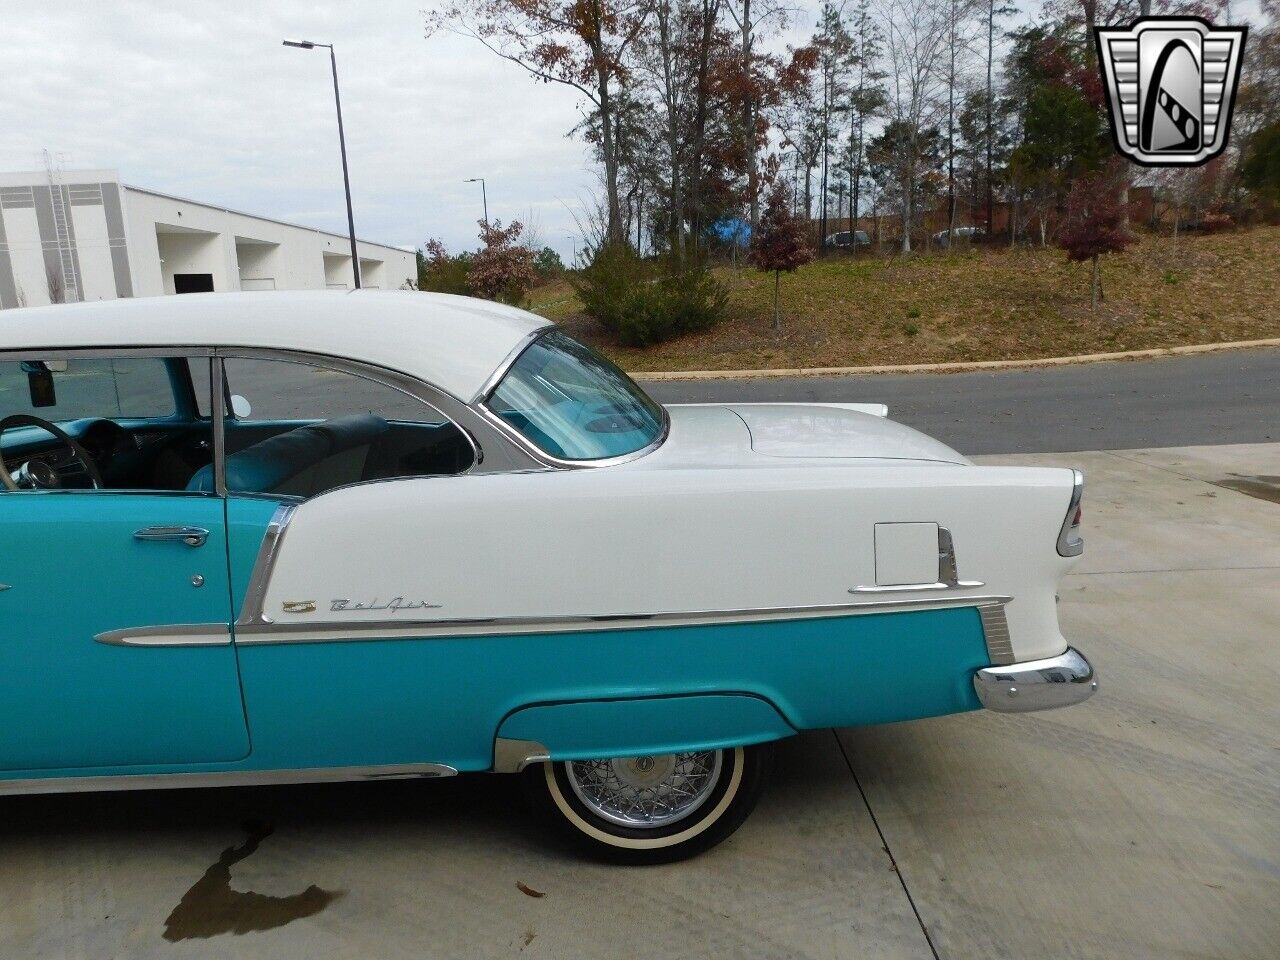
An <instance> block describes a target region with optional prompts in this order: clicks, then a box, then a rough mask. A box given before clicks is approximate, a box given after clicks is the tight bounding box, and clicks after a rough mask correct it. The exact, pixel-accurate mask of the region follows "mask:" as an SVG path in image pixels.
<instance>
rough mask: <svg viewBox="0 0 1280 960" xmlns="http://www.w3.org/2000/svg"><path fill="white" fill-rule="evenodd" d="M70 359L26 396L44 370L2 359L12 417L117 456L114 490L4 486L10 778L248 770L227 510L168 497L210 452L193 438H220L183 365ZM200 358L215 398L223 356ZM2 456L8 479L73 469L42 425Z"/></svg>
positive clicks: (17, 432) (23, 431)
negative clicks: (197, 456)
mask: <svg viewBox="0 0 1280 960" xmlns="http://www.w3.org/2000/svg"><path fill="white" fill-rule="evenodd" d="M144 361H145V362H144ZM55 363H57V364H61V365H62V366H63V367H65V369H59V370H58V371H57V372H53V373H52V375H51V376H50V375H48V374H49V373H50V371H48V370H45V371H44V372H43V373H39V374H38V379H39V380H40V381H42V382H44V383H45V384H46V386H45V387H41V389H40V390H36V389H35V387H34V386H32V389H31V390H30V392H29V393H28V391H27V390H26V389H25V387H26V383H25V382H24V381H27V380H30V381H31V383H32V384H34V383H35V380H32V376H33V374H32V373H31V371H30V366H31V363H30V361H26V362H25V363H24V364H22V365H19V361H17V360H8V359H6V358H4V357H3V355H0V416H7V415H10V414H12V413H15V412H18V413H23V414H26V415H34V416H37V417H40V418H41V419H43V420H46V421H49V422H53V423H55V424H57V425H58V426H60V427H61V428H62V429H64V430H65V431H66V432H67V433H68V434H71V435H72V436H73V437H74V436H75V435H76V434H77V433H80V436H81V440H82V441H83V442H82V446H85V447H86V450H87V449H89V447H88V446H86V445H88V444H89V441H90V437H89V435H88V434H89V432H90V431H91V430H98V432H99V433H103V434H107V435H110V436H111V437H112V438H113V439H112V442H113V444H114V448H113V449H112V450H99V449H97V448H94V449H95V453H92V454H90V456H91V457H93V458H94V459H95V463H96V464H97V465H99V466H100V467H102V469H101V470H100V472H102V473H103V475H104V483H105V487H104V488H103V489H85V488H84V487H82V486H73V485H70V484H69V485H67V486H62V487H56V486H55V487H53V488H50V487H44V488H28V489H18V490H3V489H0V543H3V550H2V551H0V584H2V586H0V770H5V771H10V772H14V771H84V770H95V771H98V772H104V771H111V772H121V773H129V772H139V771H138V769H137V768H147V767H172V766H181V765H186V764H196V763H213V762H225V761H233V760H236V759H239V758H242V757H244V756H246V755H247V754H248V752H249V735H248V730H247V728H246V724H245V716H244V708H243V704H242V699H241V693H240V681H239V675H238V671H237V665H236V657H235V651H234V649H233V647H232V645H231V636H230V629H229V628H230V622H231V600H230V584H229V572H228V560H227V536H226V519H225V504H224V501H223V500H222V499H221V498H220V497H218V496H216V495H215V494H212V493H187V492H185V491H183V490H182V489H161V488H159V485H160V484H161V483H165V484H170V483H172V484H175V485H178V486H180V485H181V483H182V482H183V478H182V476H181V473H182V472H183V471H181V470H179V471H178V472H177V474H176V475H175V474H174V471H175V466H174V465H175V464H177V463H187V468H184V469H188V468H189V467H190V466H191V464H190V463H189V458H190V457H191V456H192V451H193V450H199V449H206V445H205V444H204V442H203V441H201V440H199V439H198V437H197V442H195V443H193V442H192V431H196V432H197V433H198V432H199V431H206V432H208V433H209V434H210V435H211V432H212V425H211V423H210V422H209V420H208V418H207V417H202V416H201V415H200V413H199V411H198V410H197V409H193V405H194V398H195V393H194V391H193V388H192V384H191V380H190V378H189V376H188V375H186V373H185V371H186V370H187V369H188V368H187V361H186V358H142V359H139V360H138V361H136V362H131V363H130V364H124V363H123V362H119V363H117V362H116V358H98V357H94V358H83V357H78V358H72V359H70V360H68V361H65V363H64V362H63V361H55ZM192 363H193V364H194V365H196V366H197V368H198V367H199V365H204V371H205V373H206V376H205V378H204V383H205V384H206V386H205V387H203V389H207V383H208V378H207V371H208V366H207V365H208V363H209V360H208V358H200V359H197V360H194V361H192ZM151 364H155V365H158V366H153V365H151ZM48 366H54V363H50V364H49V365H48ZM182 377H186V379H185V380H184V379H182ZM166 391H167V394H166ZM50 401H52V402H50ZM104 423H108V424H111V426H110V427H104V426H101V425H102V424H104ZM86 424H89V425H90V426H86ZM93 425H98V426H93ZM41 436H44V437H46V438H47V439H43V440H42V439H41ZM175 451H178V452H175ZM179 453H180V454H181V456H179ZM0 454H3V456H4V460H5V464H6V466H7V468H8V469H9V470H10V472H11V473H13V472H16V470H17V468H18V467H19V466H20V465H21V464H20V463H19V462H18V461H21V462H22V463H30V462H32V461H34V460H40V461H42V462H44V463H46V464H47V465H51V466H52V468H53V473H54V474H57V473H58V471H59V470H63V468H64V466H65V465H66V464H67V463H68V462H69V461H71V460H74V459H75V458H74V457H73V456H71V455H70V454H69V453H68V450H67V447H66V445H65V444H63V443H61V442H59V441H58V440H56V439H54V438H53V437H52V435H50V434H45V433H44V432H43V431H41V430H39V429H38V428H34V427H19V428H18V429H14V430H6V431H5V432H4V435H0ZM211 455H212V453H211V450H210V452H209V453H206V454H205V456H209V457H211ZM108 462H109V466H105V467H104V466H102V465H103V464H107V463H108ZM45 473H46V474H47V473H48V471H45ZM37 474H39V471H37ZM41 475H43V474H41ZM64 475H65V476H72V475H75V476H80V475H82V471H80V470H78V469H77V470H64ZM161 478H164V479H161Z"/></svg>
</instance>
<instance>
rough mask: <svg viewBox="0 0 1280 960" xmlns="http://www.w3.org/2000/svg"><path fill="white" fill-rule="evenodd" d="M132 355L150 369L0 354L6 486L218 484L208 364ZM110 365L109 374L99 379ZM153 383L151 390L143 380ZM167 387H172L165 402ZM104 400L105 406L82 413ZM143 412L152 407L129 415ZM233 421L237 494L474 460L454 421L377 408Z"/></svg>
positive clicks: (445, 468)
mask: <svg viewBox="0 0 1280 960" xmlns="http://www.w3.org/2000/svg"><path fill="white" fill-rule="evenodd" d="M134 362H135V363H138V364H141V363H144V362H145V363H148V364H149V365H150V366H149V367H148V368H142V367H133V368H131V367H129V366H127V365H125V364H124V363H122V362H121V361H88V360H71V361H61V362H58V361H50V362H48V363H45V362H41V361H0V457H2V461H3V466H4V468H5V469H4V470H3V471H0V480H3V481H4V485H3V486H4V487H6V488H8V489H89V488H93V487H101V488H104V489H119V490H175V491H182V490H186V491H192V492H206V493H207V492H212V491H213V489H214V477H213V447H214V445H213V425H212V421H211V418H210V417H209V415H208V412H207V408H208V406H209V405H208V403H207V402H206V403H201V397H200V392H201V391H200V390H199V389H197V388H196V386H195V380H197V379H202V380H203V383H202V386H203V387H204V389H206V390H207V389H208V386H207V384H208V376H207V370H206V371H204V373H205V376H204V377H203V378H200V377H198V376H197V377H194V378H193V376H192V371H193V369H195V370H197V371H199V367H200V366H201V365H205V364H207V363H208V362H209V361H208V360H207V359H206V358H199V359H191V360H190V361H188V360H187V359H186V358H166V359H159V358H145V359H139V360H138V361H134ZM104 363H110V364H112V366H110V367H106V368H104V367H103V364H104ZM160 365H162V366H160ZM193 365H194V366H193ZM108 373H109V374H110V379H111V380H112V382H111V383H109V384H108V383H104V382H96V381H104V380H105V379H107V376H106V375H107V374H108ZM148 378H149V379H148ZM141 380H147V382H146V383H145V384H141V383H140V382H139V381H141ZM91 381H93V382H91ZM144 385H145V386H146V387H147V388H149V389H148V390H139V389H138V388H139V387H140V386H144ZM161 385H163V387H164V389H165V390H167V391H168V395H167V396H166V397H164V398H163V399H161V398H160V397H159V393H160V392H161V390H160V388H161ZM131 389H132V390H133V394H132V395H133V398H134V400H133V401H132V402H131V401H130V399H129V397H130V390H131ZM143 397H145V400H143V399H142V398H143ZM63 398H65V399H63ZM230 399H231V398H230V397H228V401H229V408H230V406H231V404H230ZM237 399H239V398H237ZM99 401H100V402H99ZM242 402H243V401H242ZM95 407H96V408H97V409H101V410H102V411H103V412H104V413H106V414H108V415H106V416H76V415H75V414H78V413H82V412H87V411H88V410H91V409H94V408H95ZM202 407H203V408H204V410H205V412H203V413H202V412H201V408H202ZM421 410H422V415H423V416H424V417H426V416H430V415H431V414H434V411H432V410H431V409H430V408H429V407H426V406H425V405H423V406H422V408H421ZM144 412H150V413H151V414H152V415H150V416H138V415H132V414H136V413H144ZM68 414H70V416H68ZM112 414H114V415H112ZM225 423H226V431H225V434H226V449H227V458H226V471H225V472H226V482H227V489H228V490H230V491H232V492H252V493H266V494H274V495H278V496H282V497H302V498H306V497H311V496H315V495H317V494H319V493H322V492H324V491H326V490H331V489H333V488H335V487H340V486H346V485H349V484H352V483H360V482H365V481H372V480H382V479H389V478H393V477H407V476H428V475H438V474H455V473H460V472H462V471H464V470H466V469H467V468H468V467H469V466H470V465H471V463H472V461H473V459H474V452H473V450H472V447H471V444H470V442H469V441H468V440H467V438H466V437H465V436H464V435H463V433H462V432H461V431H460V430H459V429H458V428H457V427H456V426H455V425H454V424H452V423H451V422H449V421H447V420H445V421H443V422H441V421H440V420H436V421H434V422H432V421H425V420H424V421H423V422H419V421H408V420H396V419H387V418H384V417H382V416H380V415H379V414H378V413H373V412H360V413H351V414H346V415H342V416H335V417H329V418H325V419H315V420H309V419H299V418H289V419H278V418H277V419H257V420H248V419H244V418H241V417H238V416H236V415H234V414H231V413H229V414H228V417H227V419H226V421H225Z"/></svg>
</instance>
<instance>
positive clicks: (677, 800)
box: [566, 750, 723, 829]
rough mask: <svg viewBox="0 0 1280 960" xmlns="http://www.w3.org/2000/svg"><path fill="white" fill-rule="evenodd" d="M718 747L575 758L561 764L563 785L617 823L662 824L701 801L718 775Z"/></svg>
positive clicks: (684, 814)
mask: <svg viewBox="0 0 1280 960" xmlns="http://www.w3.org/2000/svg"><path fill="white" fill-rule="evenodd" d="M722 762H723V761H722V758H721V753H720V751H718V750H709V751H702V752H699V753H669V754H665V755H662V756H644V757H626V758H621V759H611V760H580V761H572V762H570V763H568V764H566V773H567V775H568V778H569V785H570V787H571V788H572V789H573V792H574V793H575V794H576V795H577V797H578V799H579V800H581V801H582V803H583V804H585V805H586V806H587V807H588V808H589V809H590V810H591V811H592V812H594V813H595V814H596V815H597V816H599V817H602V818H603V819H605V820H608V821H609V822H610V823H616V824H618V825H619V826H623V827H632V828H639V829H644V828H657V827H666V826H669V825H671V824H673V823H676V822H678V821H680V820H683V819H685V818H686V817H688V816H690V815H691V814H693V813H694V812H695V811H696V810H697V809H698V808H699V807H701V806H702V805H703V804H704V803H706V801H707V798H708V797H709V796H710V795H711V793H712V791H713V790H714V789H715V786H716V784H717V782H718V781H719V779H720V771H721V766H722Z"/></svg>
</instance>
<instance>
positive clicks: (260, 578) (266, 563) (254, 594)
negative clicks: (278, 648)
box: [236, 503, 298, 633]
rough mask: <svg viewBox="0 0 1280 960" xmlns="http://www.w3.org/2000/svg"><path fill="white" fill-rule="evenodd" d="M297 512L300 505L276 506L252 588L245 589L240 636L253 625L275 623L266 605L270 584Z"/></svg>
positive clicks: (254, 572) (251, 581)
mask: <svg viewBox="0 0 1280 960" xmlns="http://www.w3.org/2000/svg"><path fill="white" fill-rule="evenodd" d="M297 509H298V505H297V504H296V503H282V504H280V505H279V506H278V507H276V512H275V513H274V514H272V516H271V520H270V522H269V523H268V524H267V532H266V533H265V534H263V536H262V546H260V547H259V548H258V559H257V560H255V561H254V564H253V573H252V574H251V575H250V576H249V586H248V587H247V588H245V592H244V603H243V604H242V605H241V607H240V616H239V617H238V618H237V619H236V630H237V633H239V631H240V630H242V629H243V628H245V627H248V626H250V625H255V624H269V623H271V622H272V621H271V618H270V617H268V616H267V615H266V612H265V611H264V610H263V602H264V601H265V600H266V597H267V585H268V584H269V583H270V582H271V571H272V569H273V568H274V567H275V564H276V557H277V556H279V554H280V543H281V541H282V540H284V535H285V532H286V531H287V530H288V529H289V521H290V520H292V519H293V515H294V512H295V511H297Z"/></svg>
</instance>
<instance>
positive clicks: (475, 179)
mask: <svg viewBox="0 0 1280 960" xmlns="http://www.w3.org/2000/svg"><path fill="white" fill-rule="evenodd" d="M466 182H467V183H479V184H480V199H481V200H482V201H483V202H484V225H485V226H486V227H487V226H489V191H488V190H486V189H485V185H484V177H472V178H471V179H470V180H467V181H466Z"/></svg>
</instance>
